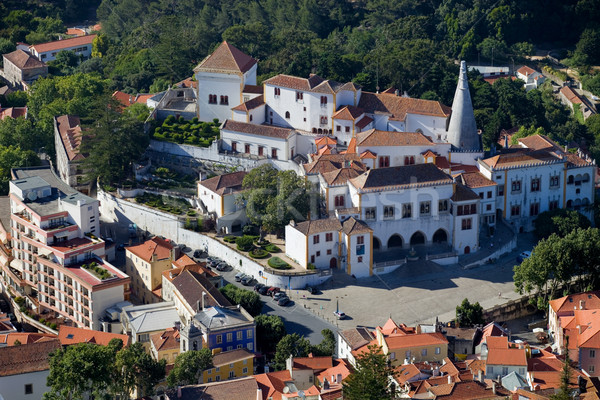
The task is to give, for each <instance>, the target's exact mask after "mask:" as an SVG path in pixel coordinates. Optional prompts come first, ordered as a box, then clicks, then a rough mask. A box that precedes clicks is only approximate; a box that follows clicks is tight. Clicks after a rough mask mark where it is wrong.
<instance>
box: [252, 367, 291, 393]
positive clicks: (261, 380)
mask: <svg viewBox="0 0 600 400" xmlns="http://www.w3.org/2000/svg"><path fill="white" fill-rule="evenodd" d="M254 378H255V379H256V383H258V387H259V388H260V389H261V390H262V395H263V400H267V399H268V398H269V397H271V398H272V400H281V398H282V396H281V394H282V393H283V388H284V387H285V382H286V381H287V382H289V381H291V380H292V377H291V375H290V371H288V370H287V369H285V370H283V371H277V372H269V373H267V374H258V375H254ZM255 397H256V395H255Z"/></svg>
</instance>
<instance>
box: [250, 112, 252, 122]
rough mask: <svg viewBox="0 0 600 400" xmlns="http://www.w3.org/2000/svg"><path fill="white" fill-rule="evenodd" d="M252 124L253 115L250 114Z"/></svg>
mask: <svg viewBox="0 0 600 400" xmlns="http://www.w3.org/2000/svg"><path fill="white" fill-rule="evenodd" d="M250 122H252V114H250Z"/></svg>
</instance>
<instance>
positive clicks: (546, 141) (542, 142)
mask: <svg viewBox="0 0 600 400" xmlns="http://www.w3.org/2000/svg"><path fill="white" fill-rule="evenodd" d="M517 140H518V141H519V143H520V144H521V145H522V146H524V147H527V148H528V149H532V150H547V151H552V150H554V151H557V150H558V151H559V152H561V153H562V149H561V147H560V146H559V145H558V144H556V143H555V142H554V141H553V140H552V139H550V138H549V137H548V136H545V135H531V136H527V137H524V138H520V139H517Z"/></svg>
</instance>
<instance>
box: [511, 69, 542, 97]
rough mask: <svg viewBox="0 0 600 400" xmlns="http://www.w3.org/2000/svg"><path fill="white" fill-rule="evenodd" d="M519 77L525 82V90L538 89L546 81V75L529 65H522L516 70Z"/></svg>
mask: <svg viewBox="0 0 600 400" xmlns="http://www.w3.org/2000/svg"><path fill="white" fill-rule="evenodd" d="M516 75H517V78H519V79H521V80H522V81H523V82H525V90H527V91H529V90H531V89H536V88H538V87H540V86H541V85H542V83H544V81H545V80H546V77H545V76H544V75H543V74H542V73H540V72H538V71H536V70H535V69H533V68H530V67H528V66H527V65H524V66H522V67H521V68H519V69H518V70H517V72H516Z"/></svg>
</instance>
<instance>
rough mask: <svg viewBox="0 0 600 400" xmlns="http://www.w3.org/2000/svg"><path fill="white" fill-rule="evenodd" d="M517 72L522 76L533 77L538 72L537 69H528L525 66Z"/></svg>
mask: <svg viewBox="0 0 600 400" xmlns="http://www.w3.org/2000/svg"><path fill="white" fill-rule="evenodd" d="M517 72H518V73H519V74H521V75H531V74H533V73H535V72H537V71H536V70H535V69H533V68H530V67H528V66H527V65H523V66H522V67H521V68H519V69H518V70H517Z"/></svg>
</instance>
